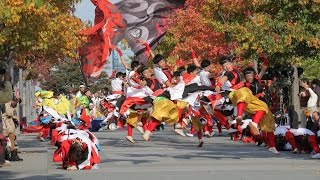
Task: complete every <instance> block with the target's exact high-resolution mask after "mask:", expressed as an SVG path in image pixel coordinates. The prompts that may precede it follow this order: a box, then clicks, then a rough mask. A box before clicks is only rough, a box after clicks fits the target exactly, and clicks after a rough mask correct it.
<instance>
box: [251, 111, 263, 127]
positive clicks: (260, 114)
mask: <svg viewBox="0 0 320 180" xmlns="http://www.w3.org/2000/svg"><path fill="white" fill-rule="evenodd" d="M265 114H266V112H264V111H261V110H259V111H256V113H255V114H254V115H253V116H252V121H253V122H255V123H257V124H259V123H260V121H261V120H262V118H263V116H264V115H265Z"/></svg>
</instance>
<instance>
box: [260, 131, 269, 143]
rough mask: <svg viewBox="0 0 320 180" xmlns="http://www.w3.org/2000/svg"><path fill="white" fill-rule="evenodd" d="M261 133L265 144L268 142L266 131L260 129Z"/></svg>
mask: <svg viewBox="0 0 320 180" xmlns="http://www.w3.org/2000/svg"><path fill="white" fill-rule="evenodd" d="M261 135H262V140H263V142H264V143H265V144H267V143H268V135H267V132H265V131H261Z"/></svg>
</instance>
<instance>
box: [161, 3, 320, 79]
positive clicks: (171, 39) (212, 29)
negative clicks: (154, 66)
mask: <svg viewBox="0 0 320 180" xmlns="http://www.w3.org/2000/svg"><path fill="white" fill-rule="evenodd" d="M319 15H320V1H319V0H292V1H287V0H260V1H256V0H202V1H197V0H187V1H186V7H185V8H184V9H181V10H179V11H177V13H176V15H175V16H172V18H171V23H170V24H169V25H170V28H169V32H168V36H166V38H165V39H164V41H163V43H162V44H161V46H160V48H159V51H160V52H167V54H168V55H169V56H170V57H172V56H177V55H179V56H185V55H186V53H188V46H191V47H193V49H195V50H196V51H197V53H198V54H199V55H202V56H203V57H204V58H209V59H210V58H211V59H214V58H215V56H216V55H217V54H219V51H224V50H229V49H231V50H233V51H234V52H235V54H236V55H238V56H239V57H241V59H244V60H248V61H252V60H253V59H257V57H258V55H259V54H260V53H266V54H268V56H269V57H270V59H271V64H274V65H276V64H294V65H299V66H303V67H305V68H306V69H307V66H309V65H310V64H309V63H308V62H309V61H313V62H314V63H313V65H314V67H317V65H319V61H320V58H319V57H320V56H319V52H320V51H319V49H320V34H319V32H320V24H319ZM308 75H309V76H312V77H318V78H319V76H320V75H319V73H317V74H316V73H314V74H313V75H310V74H308Z"/></svg>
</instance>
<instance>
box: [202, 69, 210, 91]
mask: <svg viewBox="0 0 320 180" xmlns="http://www.w3.org/2000/svg"><path fill="white" fill-rule="evenodd" d="M209 75H210V73H209V72H204V71H201V72H200V81H201V85H204V86H209V87H210V86H212V84H211V81H210V78H209Z"/></svg>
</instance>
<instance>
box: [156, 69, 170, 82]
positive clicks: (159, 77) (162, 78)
mask: <svg viewBox="0 0 320 180" xmlns="http://www.w3.org/2000/svg"><path fill="white" fill-rule="evenodd" d="M154 75H155V77H156V79H157V80H158V81H159V82H160V83H162V84H165V83H166V82H167V81H168V77H167V76H166V75H165V74H164V73H163V72H162V70H160V69H159V68H154Z"/></svg>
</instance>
